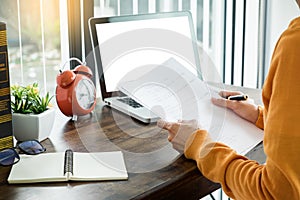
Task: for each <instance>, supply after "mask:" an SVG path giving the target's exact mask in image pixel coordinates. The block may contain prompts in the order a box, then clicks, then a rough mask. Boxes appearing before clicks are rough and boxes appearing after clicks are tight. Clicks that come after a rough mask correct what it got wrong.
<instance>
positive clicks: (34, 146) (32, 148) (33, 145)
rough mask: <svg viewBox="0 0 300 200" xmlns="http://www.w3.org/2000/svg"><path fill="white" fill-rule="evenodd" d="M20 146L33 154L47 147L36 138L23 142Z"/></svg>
mask: <svg viewBox="0 0 300 200" xmlns="http://www.w3.org/2000/svg"><path fill="white" fill-rule="evenodd" d="M18 147H19V148H20V149H21V150H22V151H24V152H25V153H27V154H31V155H34V154H39V153H42V152H44V151H46V149H45V148H44V147H43V146H42V145H41V144H40V143H39V142H37V141H35V140H32V141H25V142H22V143H20V144H19V145H18Z"/></svg>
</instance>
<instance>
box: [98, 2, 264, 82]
mask: <svg viewBox="0 0 300 200" xmlns="http://www.w3.org/2000/svg"><path fill="white" fill-rule="evenodd" d="M181 10H189V11H190V12H191V13H192V16H193V20H194V25H195V30H196V35H197V39H198V41H199V43H200V45H201V47H202V48H203V49H204V51H205V52H206V53H207V55H208V58H209V59H211V60H212V62H213V63H214V66H215V68H216V71H217V72H218V74H219V77H220V79H221V80H222V81H223V82H224V83H227V84H233V85H239V86H247V87H252V88H256V87H258V88H259V87H261V86H262V84H263V80H264V74H263V72H264V69H263V66H264V56H263V55H264V53H265V50H264V43H265V14H266V1H264V0H253V1H246V0H243V1H237V0H227V1H218V0H184V1H183V0H94V16H96V17H101V16H112V15H127V14H142V13H153V12H169V11H181ZM210 67H211V66H210ZM204 70H208V71H209V70H211V69H209V68H207V69H204ZM210 79H211V78H209V80H210ZM212 81H216V80H212Z"/></svg>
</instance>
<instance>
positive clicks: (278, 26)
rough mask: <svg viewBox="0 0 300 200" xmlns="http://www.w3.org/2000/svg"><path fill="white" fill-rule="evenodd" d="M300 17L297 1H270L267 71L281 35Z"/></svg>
mask: <svg viewBox="0 0 300 200" xmlns="http://www.w3.org/2000/svg"><path fill="white" fill-rule="evenodd" d="M299 15H300V10H299V8H298V6H297V3H296V2H295V0H269V1H268V15H267V36H266V37H267V41H266V42H267V43H266V71H268V68H269V65H270V60H271V56H272V53H273V50H274V47H275V45H276V42H277V40H278V38H279V37H280V35H281V33H282V32H283V31H284V30H285V29H286V28H287V27H288V25H289V23H290V21H291V20H292V19H293V18H295V17H297V16H299Z"/></svg>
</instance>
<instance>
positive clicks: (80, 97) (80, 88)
mask: <svg viewBox="0 0 300 200" xmlns="http://www.w3.org/2000/svg"><path fill="white" fill-rule="evenodd" d="M95 95H96V94H95V86H94V84H93V82H92V81H91V80H89V79H82V80H80V81H79V82H78V84H77V87H76V99H77V102H78V104H79V105H80V106H81V107H82V108H83V109H86V110H87V109H90V108H91V107H92V106H93V104H94V101H95Z"/></svg>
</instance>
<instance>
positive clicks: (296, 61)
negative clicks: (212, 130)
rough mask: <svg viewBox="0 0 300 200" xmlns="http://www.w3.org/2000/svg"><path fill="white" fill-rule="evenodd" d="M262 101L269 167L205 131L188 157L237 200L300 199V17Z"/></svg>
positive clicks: (279, 51)
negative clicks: (215, 138) (214, 139)
mask: <svg viewBox="0 0 300 200" xmlns="http://www.w3.org/2000/svg"><path fill="white" fill-rule="evenodd" d="M262 97H263V103H264V109H261V107H260V115H259V118H258V120H257V122H256V125H257V126H258V127H261V128H263V129H264V149H265V153H266V155H267V160H266V164H265V165H260V164H258V163H257V162H255V161H252V160H249V159H247V158H246V157H244V156H241V155H238V154H237V153H236V152H235V151H234V150H232V149H231V148H229V147H227V146H226V145H224V144H221V143H215V144H214V146H213V143H211V142H209V139H207V138H208V134H207V132H206V131H204V130H198V131H196V132H195V133H194V134H193V135H192V136H193V137H190V138H189V141H188V142H187V144H188V145H186V149H185V156H186V157H187V158H190V159H193V160H195V161H196V162H197V166H198V168H199V169H200V171H201V172H202V173H203V175H204V176H206V177H207V178H208V179H210V180H212V181H214V182H219V183H221V184H222V188H223V190H224V191H225V192H226V194H227V195H229V196H230V197H232V198H234V199H243V200H248V199H250V200H252V199H263V200H266V199H280V200H282V199H293V200H294V199H300V126H299V125H300V17H299V18H296V19H294V20H293V21H292V22H291V23H290V25H289V27H288V29H287V30H286V31H285V32H284V33H283V34H282V35H281V37H280V39H279V41H278V42H277V45H276V47H275V50H274V53H273V57H272V61H271V66H270V70H269V74H268V77H267V79H266V81H265V85H264V87H263V92H262ZM212 146H213V147H212ZM210 147H212V148H211V150H210V151H209V153H208V154H207V155H206V156H204V157H203V156H200V152H201V151H202V150H205V149H207V148H210Z"/></svg>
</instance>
